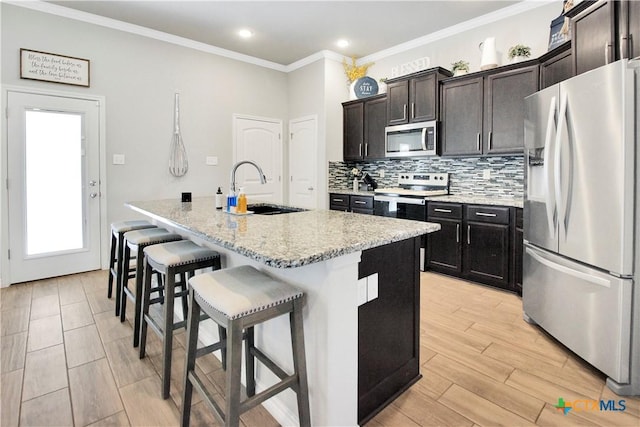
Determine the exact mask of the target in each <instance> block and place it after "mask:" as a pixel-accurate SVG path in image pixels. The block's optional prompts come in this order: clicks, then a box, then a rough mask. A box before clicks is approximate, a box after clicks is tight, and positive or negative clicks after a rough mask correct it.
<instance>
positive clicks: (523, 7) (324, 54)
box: [0, 0, 557, 73]
mask: <svg viewBox="0 0 640 427" xmlns="http://www.w3.org/2000/svg"><path fill="white" fill-rule="evenodd" d="M555 1H557V0H523V1H522V2H520V3H517V4H515V5H512V6H508V7H505V8H503V9H499V10H497V11H495V12H492V13H488V14H486V15H482V16H479V17H477V18H473V19H470V20H468V21H465V22H462V23H460V24H457V25H453V26H451V27H448V28H445V29H443V30H440V31H436V32H434V33H431V34H427V35H425V36H423V37H419V38H417V39H413V40H410V41H408V42H405V43H401V44H399V45H396V46H393V47H391V48H389V49H384V50H381V51H379V52H376V53H373V54H371V55H367V56H364V57H362V58H360V59H358V60H357V63H359V64H363V63H367V62H375V61H378V60H381V59H384V58H386V57H388V56H392V55H396V54H399V53H402V52H405V51H407V50H411V49H415V48H417V47H420V46H424V45H426V44H429V43H433V42H434V41H437V40H441V39H443V38H446V37H451V36H453V35H456V34H459V33H462V32H464V31H468V30H471V29H473V28H477V27H480V26H482V25H486V24H490V23H493V22H495V21H499V20H501V19H505V18H508V17H511V16H514V15H518V14H521V13H525V12H527V11H530V10H533V9H536V8H538V7H541V6H544V5H547V4H549V3H553V2H555ZM0 2H4V3H7V4H11V5H14V6H19V7H23V8H27V9H31V10H36V11H39V12H44V13H49V14H52V15H57V16H61V17H64V18H69V19H74V20H77V21H82V22H87V23H89V24H94V25H98V26H101V27H106V28H111V29H115V30H119V31H123V32H127V33H131V34H136V35H139V36H143V37H148V38H152V39H155V40H160V41H163V42H166V43H171V44H175V45H178V46H183V47H187V48H191V49H195V50H199V51H202V52H207V53H211V54H214V55H218V56H222V57H225V58H229V59H234V60H237V61H241V62H246V63H249V64H253V65H257V66H260V67H264V68H269V69H272V70H275V71H280V72H284V73H290V72H292V71H295V70H297V69H299V68H302V67H304V66H306V65H309V64H311V63H313V62H315V61H319V60H322V59H329V60H333V61H338V62H341V61H342V60H343V58H344V55H341V54H339V53H336V52H333V51H331V50H322V51H319V52H316V53H314V54H312V55H309V56H307V57H306V58H303V59H300V60H298V61H296V62H293V63H291V64H289V65H282V64H278V63H275V62H271V61H266V60H264V59H260V58H256V57H254V56H250V55H245V54H242V53H238V52H235V51H232V50H228V49H223V48H220V47H217V46H213V45H210V44H206V43H202V42H197V41H195V40H191V39H187V38H185V37H180V36H176V35H173V34H168V33H165V32H162V31H157V30H152V29H150V28H147V27H142V26H140V25H135V24H130V23H127V22H123V21H118V20H116V19H111V18H106V17H103V16H99V15H94V14H92V13H87V12H82V11H79V10H75V9H70V8H67V7H64V6H59V5H56V4H52V3H46V2H44V1H41V0H34V1H20V0H0Z"/></svg>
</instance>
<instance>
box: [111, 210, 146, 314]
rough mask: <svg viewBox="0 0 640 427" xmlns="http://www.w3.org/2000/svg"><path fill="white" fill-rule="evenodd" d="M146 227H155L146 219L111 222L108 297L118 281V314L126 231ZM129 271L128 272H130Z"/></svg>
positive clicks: (117, 312)
mask: <svg viewBox="0 0 640 427" xmlns="http://www.w3.org/2000/svg"><path fill="white" fill-rule="evenodd" d="M145 228H155V225H153V224H151V223H150V222H149V221H146V220H143V219H142V220H132V221H120V222H114V223H112V224H111V255H110V257H109V286H108V289H107V297H108V298H111V294H112V291H113V281H114V279H115V281H116V316H118V315H119V314H120V282H121V281H122V256H123V253H124V243H123V242H124V239H123V238H122V236H124V233H126V232H127V231H133V230H142V229H145ZM128 273H129V272H127V274H128Z"/></svg>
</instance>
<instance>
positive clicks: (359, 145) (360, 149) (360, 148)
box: [358, 144, 362, 157]
mask: <svg viewBox="0 0 640 427" xmlns="http://www.w3.org/2000/svg"><path fill="white" fill-rule="evenodd" d="M358 156H360V157H362V144H358Z"/></svg>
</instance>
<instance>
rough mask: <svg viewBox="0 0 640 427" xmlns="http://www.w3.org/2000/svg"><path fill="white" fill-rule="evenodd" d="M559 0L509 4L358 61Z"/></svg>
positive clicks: (413, 46)
mask: <svg viewBox="0 0 640 427" xmlns="http://www.w3.org/2000/svg"><path fill="white" fill-rule="evenodd" d="M556 1H557V0H523V1H521V2H520V3H516V4H514V5H512V6H508V7H505V8H502V9H498V10H496V11H495V12H491V13H488V14H486V15H482V16H479V17H477V18H473V19H469V20H468V21H464V22H461V23H459V24H456V25H453V26H451V27H447V28H445V29H443V30H440V31H436V32H433V33H431V34H427V35H425V36H422V37H418V38H417V39H413V40H410V41H408V42H405V43H401V44H399V45H396V46H393V47H390V48H389V49H384V50H381V51H379V52H376V53H372V54H371V55H367V56H363V57H362V58H359V59H358V60H357V61H356V62H357V63H358V64H365V63H367V62H375V61H379V60H381V59H384V58H387V57H389V56H392V55H396V54H399V53H402V52H406V51H408V50H411V49H415V48H418V47H421V46H424V45H427V44H429V43H433V42H435V41H438V40H442V39H444V38H447V37H451V36H455V35H457V34H460V33H463V32H465V31H469V30H472V29H474V28H477V27H481V26H483V25H487V24H491V23H493V22H496V21H500V20H502V19H505V18H509V17H511V16H515V15H519V14H521V13H525V12H528V11H530V10H533V9H537V8H539V7H541V6H545V5H547V4H549V3H554V2H556Z"/></svg>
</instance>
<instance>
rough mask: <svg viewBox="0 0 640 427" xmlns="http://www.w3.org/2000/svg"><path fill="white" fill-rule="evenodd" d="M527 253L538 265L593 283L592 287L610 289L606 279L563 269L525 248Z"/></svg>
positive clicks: (561, 266) (571, 269)
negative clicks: (598, 286) (597, 286)
mask: <svg viewBox="0 0 640 427" xmlns="http://www.w3.org/2000/svg"><path fill="white" fill-rule="evenodd" d="M527 253H528V254H529V255H531V256H532V257H533V258H534V259H535V260H536V261H538V262H539V263H540V264H544V265H546V266H547V267H549V268H552V269H554V270H557V271H560V272H562V273H565V274H568V275H570V276H573V277H577V278H578V279H582V280H586V281H587V282H590V283H593V284H594V285H600V286H603V287H605V288H610V287H611V282H609V281H608V280H606V279H602V278H600V277H596V276H592V275H590V274H588V273H583V272H582V271H578V270H574V269H573V268H569V267H565V266H564V265H560V264H556V263H555V262H553V261H551V260H548V259H546V258H544V257H542V256H540V255H538V254H537V253H535V252H534V251H533V250H531V249H530V248H527Z"/></svg>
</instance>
